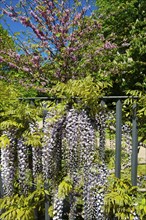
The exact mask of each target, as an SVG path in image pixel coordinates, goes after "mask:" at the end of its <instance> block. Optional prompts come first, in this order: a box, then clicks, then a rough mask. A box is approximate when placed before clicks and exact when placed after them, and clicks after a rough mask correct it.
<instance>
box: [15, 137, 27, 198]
mask: <svg viewBox="0 0 146 220" xmlns="http://www.w3.org/2000/svg"><path fill="white" fill-rule="evenodd" d="M17 156H18V176H19V177H18V181H19V184H20V188H21V190H22V192H23V193H25V194H26V193H27V191H28V183H27V181H28V176H27V175H28V171H29V160H28V146H26V145H25V143H24V139H23V138H22V137H21V138H20V139H18V142H17Z"/></svg>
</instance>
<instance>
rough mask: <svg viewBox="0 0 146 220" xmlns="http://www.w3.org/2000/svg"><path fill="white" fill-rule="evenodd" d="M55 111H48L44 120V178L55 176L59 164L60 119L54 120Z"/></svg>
mask: <svg viewBox="0 0 146 220" xmlns="http://www.w3.org/2000/svg"><path fill="white" fill-rule="evenodd" d="M54 116H55V112H54V113H52V112H50V113H48V114H47V115H46V118H45V121H44V127H43V132H44V137H43V147H42V171H43V176H44V179H45V180H47V179H49V178H52V180H54V178H57V175H58V172H59V170H60V166H61V130H62V119H60V120H58V121H57V122H54V119H53V118H54Z"/></svg>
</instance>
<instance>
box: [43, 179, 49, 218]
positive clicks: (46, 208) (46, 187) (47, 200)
mask: <svg viewBox="0 0 146 220" xmlns="http://www.w3.org/2000/svg"><path fill="white" fill-rule="evenodd" d="M44 187H45V189H46V190H47V189H48V184H47V183H45V184H44ZM48 209H49V198H48V196H47V195H46V198H45V220H50V216H49V214H48Z"/></svg>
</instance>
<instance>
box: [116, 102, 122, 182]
mask: <svg viewBox="0 0 146 220" xmlns="http://www.w3.org/2000/svg"><path fill="white" fill-rule="evenodd" d="M121 125H122V102H121V100H120V99H118V100H117V102H116V153H115V176H116V177H117V178H120V176H121V136H122V132H121Z"/></svg>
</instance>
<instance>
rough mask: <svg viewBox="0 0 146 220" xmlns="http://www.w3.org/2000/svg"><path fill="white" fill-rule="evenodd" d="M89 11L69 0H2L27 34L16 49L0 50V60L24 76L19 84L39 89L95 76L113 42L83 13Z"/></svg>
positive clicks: (87, 8)
mask: <svg viewBox="0 0 146 220" xmlns="http://www.w3.org/2000/svg"><path fill="white" fill-rule="evenodd" d="M75 2H76V1H75ZM77 2H78V1H77ZM88 10H90V8H89V7H86V8H85V7H82V9H80V10H78V6H77V5H76V4H73V5H72V7H69V5H68V1H57V0H56V1H55V0H54V1H53V0H35V1H20V2H19V4H17V5H15V6H12V5H7V4H6V3H5V1H3V8H2V11H3V14H4V15H7V16H9V17H10V18H11V19H12V20H13V21H14V22H20V23H21V24H22V25H23V26H24V27H25V28H27V29H28V30H29V33H27V40H26V42H25V41H22V40H19V39H17V41H16V42H17V43H18V48H19V50H14V49H13V48H6V49H4V50H1V51H0V52H1V57H0V62H7V63H8V65H9V66H10V67H11V68H14V69H16V70H17V71H18V72H19V73H21V74H20V75H21V76H22V75H23V77H21V78H20V79H18V81H19V83H21V84H23V85H27V86H32V85H33V86H34V87H35V88H36V89H38V90H39V91H42V92H47V91H48V89H50V87H52V85H54V84H56V82H58V81H59V82H63V83H66V82H67V81H68V80H69V79H80V78H83V77H86V76H87V75H88V74H91V75H95V74H94V72H97V71H100V69H101V68H102V66H104V64H102V60H103V57H104V56H105V55H107V54H109V53H110V52H109V51H110V50H111V49H113V48H115V45H113V44H112V43H110V42H108V41H106V42H105V40H104V38H103V36H102V35H101V34H100V29H101V25H100V24H99V23H98V21H97V19H95V18H94V15H90V16H86V13H87V12H88ZM22 73H23V74H22Z"/></svg>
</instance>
